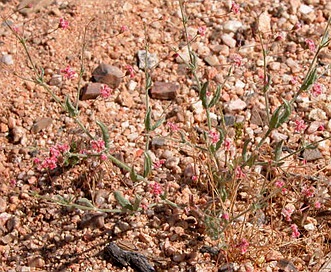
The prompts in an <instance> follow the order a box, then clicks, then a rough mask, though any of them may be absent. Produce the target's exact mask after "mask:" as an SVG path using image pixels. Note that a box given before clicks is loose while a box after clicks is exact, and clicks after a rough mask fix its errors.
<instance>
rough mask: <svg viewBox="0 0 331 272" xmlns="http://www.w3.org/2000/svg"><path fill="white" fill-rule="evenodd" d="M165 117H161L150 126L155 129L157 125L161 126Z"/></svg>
mask: <svg viewBox="0 0 331 272" xmlns="http://www.w3.org/2000/svg"><path fill="white" fill-rule="evenodd" d="M164 121H165V119H164V118H161V119H159V120H157V121H156V123H155V124H154V125H153V126H152V130H155V129H157V128H158V127H159V126H161V125H162V124H163V123H164Z"/></svg>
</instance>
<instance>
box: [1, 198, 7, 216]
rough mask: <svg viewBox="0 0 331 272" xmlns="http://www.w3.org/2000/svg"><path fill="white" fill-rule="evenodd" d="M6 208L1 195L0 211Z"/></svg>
mask: <svg viewBox="0 0 331 272" xmlns="http://www.w3.org/2000/svg"><path fill="white" fill-rule="evenodd" d="M6 209H7V202H6V200H4V199H3V198H2V197H0V213H2V212H4V211H6Z"/></svg>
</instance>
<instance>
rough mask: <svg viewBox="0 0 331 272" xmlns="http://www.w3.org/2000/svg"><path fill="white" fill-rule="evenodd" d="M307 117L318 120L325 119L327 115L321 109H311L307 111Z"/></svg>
mask: <svg viewBox="0 0 331 272" xmlns="http://www.w3.org/2000/svg"><path fill="white" fill-rule="evenodd" d="M308 117H309V119H310V120H314V121H320V120H327V119H328V117H327V116H326V113H325V111H323V110H321V109H318V108H317V109H312V110H311V111H310V113H309V116H308Z"/></svg>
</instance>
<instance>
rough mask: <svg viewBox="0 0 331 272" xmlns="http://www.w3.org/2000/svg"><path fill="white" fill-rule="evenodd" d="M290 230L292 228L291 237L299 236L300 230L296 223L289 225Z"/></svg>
mask: <svg viewBox="0 0 331 272" xmlns="http://www.w3.org/2000/svg"><path fill="white" fill-rule="evenodd" d="M291 230H292V237H293V238H299V237H300V232H299V230H298V226H297V225H296V224H292V225H291Z"/></svg>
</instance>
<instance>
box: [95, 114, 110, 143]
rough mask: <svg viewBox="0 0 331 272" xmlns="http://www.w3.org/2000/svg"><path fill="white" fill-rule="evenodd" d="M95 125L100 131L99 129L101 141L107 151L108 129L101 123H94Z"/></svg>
mask: <svg viewBox="0 0 331 272" xmlns="http://www.w3.org/2000/svg"><path fill="white" fill-rule="evenodd" d="M96 123H97V125H98V126H99V127H100V129H101V132H102V139H103V141H104V142H105V147H106V148H107V149H108V148H109V142H110V136H109V131H108V128H107V127H106V125H105V124H104V123H102V122H101V121H96Z"/></svg>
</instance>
